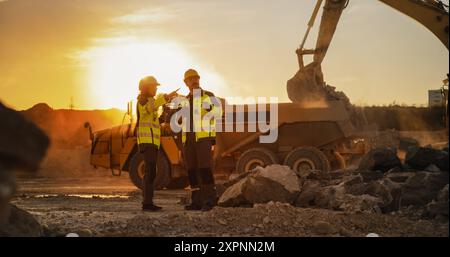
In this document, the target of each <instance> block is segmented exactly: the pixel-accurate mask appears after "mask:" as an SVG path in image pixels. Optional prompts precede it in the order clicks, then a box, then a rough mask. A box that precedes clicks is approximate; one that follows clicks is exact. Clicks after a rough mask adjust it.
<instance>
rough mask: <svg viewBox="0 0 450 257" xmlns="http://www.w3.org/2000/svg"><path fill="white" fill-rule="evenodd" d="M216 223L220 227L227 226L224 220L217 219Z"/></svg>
mask: <svg viewBox="0 0 450 257" xmlns="http://www.w3.org/2000/svg"><path fill="white" fill-rule="evenodd" d="M217 223H219V224H220V225H224V226H226V225H228V222H227V221H226V220H224V219H217Z"/></svg>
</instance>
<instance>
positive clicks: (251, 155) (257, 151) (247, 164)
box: [236, 148, 279, 174]
mask: <svg viewBox="0 0 450 257" xmlns="http://www.w3.org/2000/svg"><path fill="white" fill-rule="evenodd" d="M278 163H279V161H278V157H277V156H276V154H275V153H273V152H272V151H270V150H267V149H265V148H251V149H249V150H247V151H245V152H244V153H243V154H242V155H241V156H240V157H239V159H238V161H237V163H236V172H237V173H239V174H240V173H244V172H249V171H251V170H253V169H254V168H256V167H257V166H261V167H266V166H268V165H272V164H278Z"/></svg>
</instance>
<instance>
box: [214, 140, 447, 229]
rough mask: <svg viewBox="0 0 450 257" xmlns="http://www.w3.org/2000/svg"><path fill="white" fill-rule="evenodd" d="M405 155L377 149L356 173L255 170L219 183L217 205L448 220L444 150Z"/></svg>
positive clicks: (415, 149) (412, 150) (414, 151)
mask: <svg viewBox="0 0 450 257" xmlns="http://www.w3.org/2000/svg"><path fill="white" fill-rule="evenodd" d="M447 149H448V148H447ZM406 155H407V158H406V160H405V162H404V163H402V162H401V161H400V159H399V158H398V157H397V153H396V150H395V149H392V148H378V149H374V150H372V151H371V152H369V153H368V154H367V155H366V156H365V157H364V158H363V160H362V161H361V164H360V166H359V167H358V168H357V169H344V170H337V171H332V172H323V171H320V170H309V171H302V172H298V173H296V172H294V171H292V170H291V169H290V168H289V167H287V166H280V165H272V166H268V167H266V168H261V167H258V168H257V169H255V170H253V171H252V172H249V173H248V174H246V175H244V174H242V175H240V176H239V177H238V178H236V179H234V180H233V181H229V182H228V183H227V184H226V185H225V187H224V186H223V185H222V189H221V192H223V193H222V194H221V196H220V198H219V205H220V206H222V207H238V206H240V207H243V206H253V205H254V204H261V203H268V202H270V201H275V202H281V203H287V204H290V205H293V206H296V207H301V208H321V209H330V210H335V211H343V212H346V213H380V214H385V213H395V212H399V211H400V212H401V211H402V210H405V209H408V210H414V212H415V213H420V216H421V217H422V218H440V219H442V220H447V222H448V210H449V209H448V181H449V172H448V150H447V151H444V150H437V149H432V148H423V147H410V148H409V149H408V151H407V153H406ZM281 178H283V179H281ZM223 187H224V188H223Z"/></svg>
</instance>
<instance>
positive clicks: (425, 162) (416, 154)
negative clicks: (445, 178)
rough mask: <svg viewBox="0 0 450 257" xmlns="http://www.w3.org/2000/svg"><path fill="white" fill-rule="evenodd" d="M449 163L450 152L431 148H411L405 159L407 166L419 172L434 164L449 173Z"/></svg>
mask: <svg viewBox="0 0 450 257" xmlns="http://www.w3.org/2000/svg"><path fill="white" fill-rule="evenodd" d="M448 161H449V159H448V152H445V151H441V150H438V149H433V148H431V147H410V148H408V151H407V152H406V157H405V164H407V165H408V166H410V167H412V168H414V169H418V170H423V169H425V168H427V167H428V166H430V165H432V164H434V165H436V166H437V167H439V169H441V170H444V171H448V170H449V166H448Z"/></svg>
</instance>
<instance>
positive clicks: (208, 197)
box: [200, 185, 217, 211]
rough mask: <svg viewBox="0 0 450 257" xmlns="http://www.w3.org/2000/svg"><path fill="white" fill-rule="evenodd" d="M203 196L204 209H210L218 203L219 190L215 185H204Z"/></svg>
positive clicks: (201, 189) (202, 188) (201, 190)
mask: <svg viewBox="0 0 450 257" xmlns="http://www.w3.org/2000/svg"><path fill="white" fill-rule="evenodd" d="M200 192H201V194H202V196H203V202H202V211H210V210H212V209H213V208H214V206H216V205H217V191H216V186H215V185H204V186H202V187H201V188H200Z"/></svg>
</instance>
